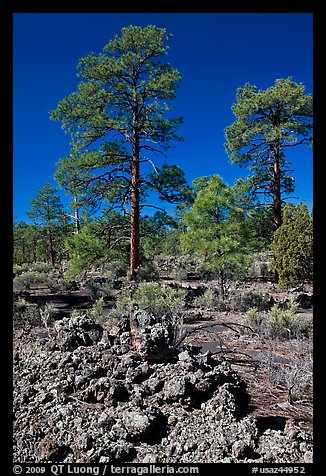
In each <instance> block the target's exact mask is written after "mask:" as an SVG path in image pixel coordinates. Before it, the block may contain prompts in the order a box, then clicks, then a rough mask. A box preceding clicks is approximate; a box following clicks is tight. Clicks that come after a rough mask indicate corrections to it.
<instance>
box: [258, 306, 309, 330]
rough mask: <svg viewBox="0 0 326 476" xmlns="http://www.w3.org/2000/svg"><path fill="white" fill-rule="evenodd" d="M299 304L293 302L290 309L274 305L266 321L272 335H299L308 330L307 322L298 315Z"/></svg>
mask: <svg viewBox="0 0 326 476" xmlns="http://www.w3.org/2000/svg"><path fill="white" fill-rule="evenodd" d="M296 311H297V305H296V303H294V302H293V303H291V304H290V307H289V308H288V309H281V308H280V307H279V306H273V307H272V309H271V310H270V312H269V314H268V319H267V321H266V325H267V328H268V330H269V332H270V334H271V336H272V337H284V336H285V333H288V335H289V337H297V336H298V335H300V334H302V333H303V332H304V331H305V330H307V322H306V321H304V320H302V319H300V317H299V316H298V315H296Z"/></svg>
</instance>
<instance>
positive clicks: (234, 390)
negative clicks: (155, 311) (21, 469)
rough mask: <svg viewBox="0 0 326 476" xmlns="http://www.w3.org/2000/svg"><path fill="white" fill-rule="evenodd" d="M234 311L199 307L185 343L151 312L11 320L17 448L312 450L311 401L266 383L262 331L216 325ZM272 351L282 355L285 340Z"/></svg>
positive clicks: (50, 454)
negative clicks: (252, 334)
mask: <svg viewBox="0 0 326 476" xmlns="http://www.w3.org/2000/svg"><path fill="white" fill-rule="evenodd" d="M279 297H280V296H279ZM239 316H240V314H238V315H236V317H234V316H230V315H229V314H228V313H225V312H223V313H222V312H221V313H220V314H218V315H216V313H215V314H214V316H213V315H210V314H209V313H208V314H207V315H202V316H201V317H200V316H197V317H198V318H197V319H192V320H190V322H188V323H186V328H187V331H188V336H187V338H186V339H185V340H184V342H183V344H182V345H181V346H180V348H178V349H175V348H173V346H172V345H171V343H170V340H169V339H170V337H169V336H170V330H169V328H168V326H167V325H166V324H162V323H161V322H154V321H152V318H151V316H148V315H146V313H140V314H139V313H138V314H135V315H134V318H133V320H126V319H123V320H121V322H119V324H118V325H112V326H102V325H100V324H98V323H95V322H94V321H92V320H90V319H88V318H85V317H74V318H72V319H69V318H63V319H61V320H59V321H57V322H56V325H55V328H54V329H50V330H49V331H47V330H46V329H45V328H44V327H43V328H42V327H37V326H36V327H30V328H26V327H25V328H20V329H16V330H15V339H14V363H13V366H14V460H15V461H16V462H64V463H68V462H76V463H78V462H79V463H81V462H133V463H138V462H139V463H140V462H159V463H188V462H192V463H195V462H196V463H205V462H225V463H228V462H237V463H238V462H241V463H242V462H243V463H246V462H256V463H260V462H271V463H273V462H284V463H291V462H292V463H301V462H302V463H303V462H311V461H312V458H313V456H312V436H311V425H310V424H309V422H311V417H312V415H311V411H310V409H311V406H309V405H306V404H305V402H298V403H296V404H295V405H290V407H293V408H289V405H288V404H287V403H286V395H285V394H284V389H282V388H281V389H277V388H272V384H271V383H269V384H268V385H267V384H265V383H262V382H261V381H260V384H259V379H260V377H261V378H264V370H263V369H264V367H263V366H259V365H258V364H257V365H256V364H255V362H257V361H259V358H258V357H259V355H261V352H262V351H264V349H261V348H258V345H257V342H256V343H255V341H253V340H250V339H249V338H248V337H247V336H244V335H241V334H239V333H238V334H237V333H234V332H233V331H231V330H230V329H229V330H227V328H225V327H223V326H221V327H220V328H218V329H219V331H220V332H219V333H218V338H217V337H216V335H217V334H216V328H215V331H214V332H213V328H214V324H215V323H218V322H221V321H222V320H223V319H224V322H225V323H227V322H230V320H232V319H233V322H236V320H237V319H239V318H240V317H239ZM199 317H200V318H199ZM209 326H213V327H211V328H210V327H209ZM196 327H197V330H196V332H192V331H193V330H195V329H196ZM212 336H213V337H212ZM200 345H202V347H200ZM274 347H275V346H274ZM284 349H285V350H284ZM274 351H275V353H276V354H277V353H278V355H279V356H280V358H286V354H287V351H286V348H285V347H284V346H281V347H280V348H274ZM265 352H266V355H267V353H268V352H269V350H268V348H266V349H265ZM259 372H260V374H259ZM249 376H250V377H249ZM265 380H266V375H265ZM262 402H263V403H262ZM263 407H264V408H265V411H262V408H263ZM299 415H301V416H299Z"/></svg>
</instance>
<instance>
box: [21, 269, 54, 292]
mask: <svg viewBox="0 0 326 476" xmlns="http://www.w3.org/2000/svg"><path fill="white" fill-rule="evenodd" d="M50 283H51V279H50V277H49V276H48V275H46V274H45V273H40V272H39V271H26V272H24V273H22V274H19V275H18V276H15V277H14V288H15V289H19V290H28V289H30V287H31V285H32V284H43V285H45V286H48V285H49V284H50Z"/></svg>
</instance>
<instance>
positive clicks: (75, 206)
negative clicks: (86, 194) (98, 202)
mask: <svg viewBox="0 0 326 476" xmlns="http://www.w3.org/2000/svg"><path fill="white" fill-rule="evenodd" d="M76 202H77V197H76V196H74V210H75V212H74V217H75V233H76V235H78V233H79V231H80V219H79V209H78V206H77V205H76Z"/></svg>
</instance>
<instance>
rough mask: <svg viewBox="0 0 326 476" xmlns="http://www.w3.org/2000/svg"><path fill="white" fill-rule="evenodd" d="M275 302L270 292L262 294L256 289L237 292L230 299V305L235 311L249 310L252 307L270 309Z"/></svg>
mask: <svg viewBox="0 0 326 476" xmlns="http://www.w3.org/2000/svg"><path fill="white" fill-rule="evenodd" d="M274 304H275V300H274V298H273V297H272V296H269V295H268V294H265V295H264V294H260V293H258V292H255V291H249V292H245V293H241V294H236V295H235V296H232V298H231V299H230V307H231V309H232V310H234V311H242V312H245V311H248V310H249V309H251V308H253V307H254V308H256V309H259V310H268V309H271V307H272V306H273V305H274Z"/></svg>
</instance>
